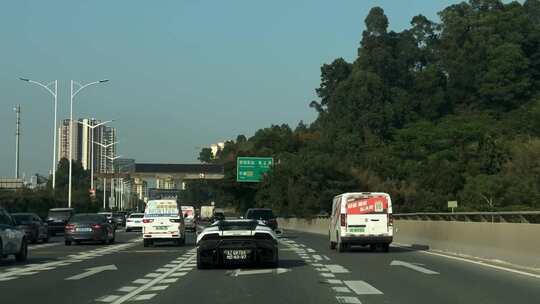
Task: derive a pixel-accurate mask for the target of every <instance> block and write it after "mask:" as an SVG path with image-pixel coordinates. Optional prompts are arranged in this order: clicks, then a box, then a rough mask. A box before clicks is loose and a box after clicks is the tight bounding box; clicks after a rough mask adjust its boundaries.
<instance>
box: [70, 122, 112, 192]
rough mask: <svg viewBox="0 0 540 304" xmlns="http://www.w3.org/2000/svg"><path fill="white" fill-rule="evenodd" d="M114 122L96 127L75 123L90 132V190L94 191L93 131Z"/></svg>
mask: <svg viewBox="0 0 540 304" xmlns="http://www.w3.org/2000/svg"><path fill="white" fill-rule="evenodd" d="M113 121H114V120H107V121H104V122H101V123H98V124H97V125H89V124H87V123H85V122H84V121H77V122H78V123H79V124H81V125H83V126H85V127H87V128H89V129H90V130H91V133H90V144H91V146H90V189H92V190H93V189H94V143H95V142H94V129H95V128H97V127H100V126H103V125H105V124H107V123H109V122H113Z"/></svg>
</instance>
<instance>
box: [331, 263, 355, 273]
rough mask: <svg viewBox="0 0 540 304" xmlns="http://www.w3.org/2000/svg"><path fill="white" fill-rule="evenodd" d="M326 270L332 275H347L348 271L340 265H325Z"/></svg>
mask: <svg viewBox="0 0 540 304" xmlns="http://www.w3.org/2000/svg"><path fill="white" fill-rule="evenodd" d="M326 268H327V269H328V270H329V271H330V272H332V273H349V272H350V271H349V270H348V269H347V268H345V267H343V266H341V265H335V264H333V265H326Z"/></svg>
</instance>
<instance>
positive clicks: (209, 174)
mask: <svg viewBox="0 0 540 304" xmlns="http://www.w3.org/2000/svg"><path fill="white" fill-rule="evenodd" d="M96 176H97V177H98V178H106V179H117V178H120V179H131V180H133V185H134V188H135V190H136V192H137V196H138V197H139V199H143V197H144V189H145V186H144V185H145V182H146V180H155V181H156V187H157V188H158V189H177V188H181V187H182V185H183V183H184V182H185V181H190V180H220V179H223V178H224V176H225V174H224V169H223V165H218V164H181V163H134V164H133V165H131V166H124V167H122V168H120V170H117V171H116V172H111V173H97V174H96Z"/></svg>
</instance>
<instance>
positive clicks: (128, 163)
mask: <svg viewBox="0 0 540 304" xmlns="http://www.w3.org/2000/svg"><path fill="white" fill-rule="evenodd" d="M114 171H115V172H122V173H130V172H135V159H133V158H118V159H116V160H114Z"/></svg>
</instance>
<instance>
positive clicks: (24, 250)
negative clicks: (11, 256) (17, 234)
mask: <svg viewBox="0 0 540 304" xmlns="http://www.w3.org/2000/svg"><path fill="white" fill-rule="evenodd" d="M27 258H28V242H27V241H26V239H25V238H23V239H22V242H21V248H20V249H19V252H18V253H17V254H15V260H17V262H24V261H26V259H27Z"/></svg>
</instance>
